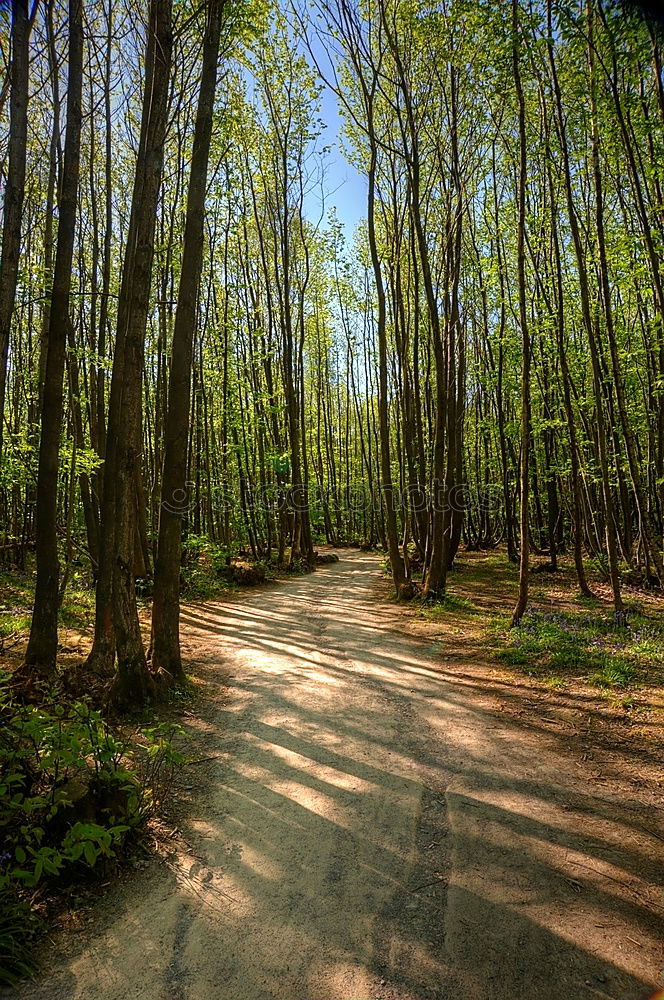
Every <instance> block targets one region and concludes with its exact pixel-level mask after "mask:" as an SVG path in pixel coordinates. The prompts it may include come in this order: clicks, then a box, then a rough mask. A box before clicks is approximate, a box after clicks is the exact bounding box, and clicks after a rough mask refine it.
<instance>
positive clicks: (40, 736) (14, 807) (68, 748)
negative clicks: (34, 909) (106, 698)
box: [0, 675, 183, 981]
mask: <svg viewBox="0 0 664 1000" xmlns="http://www.w3.org/2000/svg"><path fill="white" fill-rule="evenodd" d="M8 681H9V678H8V677H7V676H6V675H4V676H3V677H2V678H1V679H0V839H1V841H2V845H3V847H2V853H1V854H0V911H1V912H2V913H3V918H2V922H0V968H2V969H4V970H5V972H4V976H5V981H10V979H11V978H13V977H15V976H20V975H24V974H26V972H28V971H29V969H30V960H29V957H28V956H29V942H30V939H31V937H32V935H33V934H34V924H33V921H32V920H31V919H29V910H28V909H26V906H25V896H26V894H27V892H28V891H30V893H34V891H35V890H37V889H38V888H41V887H44V886H45V887H48V885H55V884H56V883H57V882H58V881H59V880H63V879H72V878H76V877H80V875H82V874H83V873H84V872H85V871H86V870H90V869H94V868H95V867H97V866H98V865H99V864H100V863H101V862H104V861H108V860H112V859H114V858H117V857H118V855H119V852H120V851H121V849H122V848H123V846H124V844H125V843H126V841H127V838H128V837H129V836H130V835H131V834H132V833H133V832H134V831H136V830H138V828H139V827H140V826H141V825H142V824H143V823H144V821H145V819H146V818H147V817H148V816H149V815H150V813H151V811H152V810H153V809H154V807H155V805H156V804H157V803H158V802H159V801H161V799H162V798H163V797H164V796H165V794H166V791H167V788H168V787H169V786H170V783H171V782H172V778H173V772H174V770H175V769H176V768H177V767H179V766H180V765H181V764H182V762H183V757H182V755H181V754H180V753H179V752H178V751H177V750H176V749H175V747H174V746H173V739H174V738H175V737H178V736H181V735H182V730H181V729H180V728H179V727H177V726H172V725H170V724H162V725H158V726H155V727H153V728H151V729H146V730H144V731H143V732H142V734H141V742H140V744H139V746H138V747H135V746H134V745H132V744H131V743H130V741H129V740H128V739H127V738H125V737H123V736H121V735H120V734H118V733H116V732H114V731H113V730H112V729H111V728H110V726H109V725H108V723H107V722H106V721H105V720H104V719H103V717H102V715H101V713H100V712H98V711H97V710H95V709H93V708H91V707H90V705H88V704H87V702H84V701H77V702H73V703H66V702H62V701H56V700H52V701H51V702H49V703H47V704H45V705H41V706H36V705H23V704H18V703H16V702H15V701H14V699H13V697H12V694H11V689H10V686H9V683H8ZM8 977H9V978H8Z"/></svg>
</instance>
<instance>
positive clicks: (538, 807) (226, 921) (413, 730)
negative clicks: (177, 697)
mask: <svg viewBox="0 0 664 1000" xmlns="http://www.w3.org/2000/svg"><path fill="white" fill-rule="evenodd" d="M340 555H341V562H339V563H338V564H335V565H332V566H327V567H324V568H322V569H321V570H319V571H318V572H317V573H316V574H314V575H313V576H307V577H300V578H297V579H293V580H290V581H287V582H282V583H279V584H277V585H275V586H274V587H272V588H270V589H262V590H257V591H255V592H253V593H251V594H249V595H245V596H242V597H240V598H237V599H236V600H233V601H231V602H227V601H224V602H211V603H208V604H205V605H198V606H195V607H188V608H186V609H184V614H183V625H184V635H185V640H186V649H187V655H188V657H189V658H190V659H192V660H195V661H197V663H198V664H199V667H200V673H201V675H202V676H203V678H204V679H205V682H206V683H207V685H208V691H209V693H210V695H211V697H210V699H207V698H206V699H205V705H203V706H202V711H203V712H204V713H205V715H204V717H203V718H202V719H198V720H197V721H196V720H195V721H194V723H193V726H194V729H195V731H196V727H197V729H198V732H197V736H196V739H197V741H198V745H199V748H202V749H201V755H202V756H209V757H211V758H214V759H212V760H209V761H208V762H207V763H202V764H199V765H194V766H191V767H189V768H187V769H186V772H187V773H186V775H185V779H186V780H187V781H189V782H191V783H192V784H194V783H195V788H194V790H193V792H192V794H193V796H194V805H193V808H192V809H191V811H190V814H189V815H188V816H187V818H185V820H184V821H183V822H182V826H181V829H182V834H183V838H184V841H183V843H184V844H185V845H186V846H185V847H183V846H182V842H181V844H180V851H179V853H178V854H177V855H176V856H175V857H174V858H171V860H170V861H169V863H168V864H163V865H158V864H154V865H151V866H150V867H149V868H148V869H147V870H146V871H137V872H136V877H135V878H133V879H132V880H131V881H130V882H127V881H125V882H124V883H121V884H119V885H117V886H115V887H114V888H113V889H111V890H110V892H109V895H108V896H106V897H105V898H104V899H103V900H102V901H101V902H100V903H99V905H98V907H96V909H95V924H94V926H93V927H91V928H90V930H89V931H88V932H86V934H85V935H84V940H83V939H81V938H79V939H78V940H76V939H73V940H72V939H71V938H67V937H66V936H65V940H64V945H63V944H62V942H59V944H60V945H62V946H63V947H64V949H65V952H64V955H62V952H60V957H59V958H58V959H57V964H53V966H52V968H51V969H50V970H49V971H48V974H47V975H45V977H44V978H43V979H42V980H41V981H40V982H39V983H37V984H30V985H29V986H26V987H25V988H23V989H22V990H19V991H18V992H17V996H20V997H22V998H27V997H30V998H31V1000H83V998H85V1000H351V998H358V1000H376V998H381V1000H443V998H445V1000H461V998H462V997H463V998H467V1000H481V998H484V997H491V998H492V1000H535V998H537V1000H542V998H544V997H546V998H547V1000H591V998H592V1000H595V998H600V1000H605V998H607V997H610V998H614V1000H637V998H640V997H641V996H643V995H648V994H649V993H650V992H651V991H652V989H653V988H654V986H655V983H656V981H657V977H658V975H659V968H660V967H661V954H659V949H660V946H661V926H660V929H659V930H660V936H659V939H658V933H657V926H656V920H655V921H654V919H653V912H656V910H657V907H658V906H659V907H660V909H659V912H660V913H661V912H662V909H661V904H662V902H663V899H662V893H661V888H658V886H660V887H661V879H662V867H661V864H659V863H658V862H657V858H658V857H659V859H660V860H661V855H662V851H661V848H662V840H661V839H659V838H658V836H657V835H655V836H654V837H653V836H649V835H648V833H647V832H646V831H645V830H644V829H643V828H642V826H641V821H643V822H644V823H645V820H646V819H647V820H648V821H649V825H650V826H651V827H652V826H654V820H653V819H652V817H643V816H641V817H640V818H639V817H638V814H637V812H636V811H635V809H634V808H633V805H630V803H629V802H627V803H625V802H623V801H621V798H620V796H619V795H617V794H616V792H615V789H614V790H612V787H611V783H610V780H609V781H608V783H605V784H603V785H602V786H601V789H600V790H599V791H598V789H597V786H596V785H590V784H589V783H588V780H587V776H586V775H585V774H584V772H583V771H582V770H580V769H578V768H576V767H575V765H574V762H573V761H572V760H571V759H569V760H568V759H567V758H566V757H565V754H564V752H561V751H560V750H559V749H556V748H555V746H552V745H551V743H550V741H548V740H547V739H546V737H545V736H544V735H543V734H542V732H539V731H537V730H536V729H533V728H530V729H522V728H519V725H518V722H515V721H514V720H510V719H508V718H505V717H501V715H500V712H499V711H498V712H497V711H496V710H495V706H494V707H493V708H492V707H491V705H490V704H489V702H488V701H487V697H486V695H485V694H484V690H483V689H484V684H485V682H486V678H487V676H488V670H487V667H486V665H484V666H483V665H481V664H477V662H476V659H477V658H476V657H475V659H474V660H473V658H472V657H469V658H468V659H467V660H464V650H463V640H460V645H459V647H458V648H457V647H456V646H454V645H453V646H451V648H450V649H449V650H441V649H440V648H434V647H432V644H431V643H430V642H427V641H426V640H424V639H421V638H420V639H418V638H416V637H414V636H413V635H410V634H408V632H407V628H406V617H405V614H404V612H402V611H401V609H400V608H398V607H396V606H395V605H394V604H391V603H390V602H388V601H386V600H384V599H383V597H382V596H381V593H377V589H378V590H380V585H379V583H378V569H379V563H378V560H377V559H376V557H375V556H371V555H363V554H360V553H356V552H350V551H343V552H341V553H340ZM446 652H447V653H448V654H449V655H448V656H447V657H445V659H443V657H442V654H443V653H446ZM220 684H228V690H226V691H225V693H224V694H223V696H221V697H219V691H220ZM215 695H216V696H217V697H216V698H215ZM506 696H508V695H506ZM55 962H56V960H55V959H54V963H55Z"/></svg>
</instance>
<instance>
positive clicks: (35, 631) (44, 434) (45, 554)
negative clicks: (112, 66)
mask: <svg viewBox="0 0 664 1000" xmlns="http://www.w3.org/2000/svg"><path fill="white" fill-rule="evenodd" d="M68 47H69V70H68V80H67V127H66V134H65V157H64V169H63V175H62V192H61V198H60V219H59V222H58V242H57V249H56V255H55V270H54V273H53V292H52V294H51V308H50V319H49V327H48V343H47V345H46V373H45V380H44V399H43V405H42V421H41V438H40V442H39V470H38V475H37V510H36V537H37V549H36V554H37V582H36V586H35V602H34V608H33V612H32V625H31V628H30V640H29V642H28V648H27V651H26V655H25V663H26V667H27V668H28V670H30V671H31V672H34V673H37V674H41V675H50V674H52V673H53V672H54V671H55V664H56V656H57V648H58V605H59V588H58V585H59V576H60V564H59V561H58V542H57V526H56V521H57V511H58V465H59V454H60V430H61V427H62V410H63V396H64V392H63V388H64V387H63V378H64V370H65V354H66V349H67V334H68V329H69V324H70V323H71V318H70V315H69V295H70V291H71V278H72V265H73V259H74V233H75V229H76V208H77V199H78V182H79V172H80V171H79V167H80V151H81V123H82V92H83V14H82V0H69V43H68Z"/></svg>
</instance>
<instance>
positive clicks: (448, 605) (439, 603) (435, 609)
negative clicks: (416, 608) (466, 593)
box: [419, 591, 474, 621]
mask: <svg viewBox="0 0 664 1000" xmlns="http://www.w3.org/2000/svg"><path fill="white" fill-rule="evenodd" d="M419 603H420V612H421V614H422V616H423V617H424V618H426V619H427V620H428V621H436V620H437V619H438V618H440V617H441V616H442V615H445V614H447V613H448V612H450V611H453V612H459V611H461V612H468V611H474V605H473V602H472V601H471V600H469V598H467V597H463V596H462V595H461V594H453V593H450V591H447V593H446V594H444V595H443V597H439V598H437V599H436V600H435V601H431V600H428V599H422V600H420V602H419Z"/></svg>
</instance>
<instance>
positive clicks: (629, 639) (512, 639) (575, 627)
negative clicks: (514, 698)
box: [489, 608, 664, 689]
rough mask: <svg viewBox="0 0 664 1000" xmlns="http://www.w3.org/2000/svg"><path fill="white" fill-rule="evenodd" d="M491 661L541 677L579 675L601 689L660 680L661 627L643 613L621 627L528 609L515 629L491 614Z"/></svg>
mask: <svg viewBox="0 0 664 1000" xmlns="http://www.w3.org/2000/svg"><path fill="white" fill-rule="evenodd" d="M489 634H490V636H491V637H492V639H493V642H494V646H495V648H496V658H497V659H498V660H500V661H501V662H502V663H504V664H506V665H507V666H510V667H519V668H522V669H525V670H526V671H527V672H528V673H530V674H533V675H536V676H541V677H544V678H548V679H551V678H556V679H558V680H560V681H561V684H560V685H557V686H563V684H564V678H565V677H579V678H582V679H584V680H586V681H588V682H589V683H591V684H593V685H595V686H597V687H601V688H606V689H614V688H627V687H630V686H632V685H635V684H637V683H643V684H646V683H649V684H656V683H661V682H662V680H663V676H662V673H663V667H664V642H663V640H664V624H660V623H658V622H656V621H654V620H652V619H648V618H646V617H644V616H643V615H642V614H635V615H633V616H628V620H627V624H621V623H618V622H616V621H615V620H614V618H613V617H612V616H610V615H608V614H600V613H596V612H595V613H592V612H586V611H582V612H564V611H544V610H541V609H538V608H529V609H528V611H527V613H526V614H525V615H524V616H523V618H522V620H521V623H520V624H519V626H518V627H516V628H509V622H508V619H506V618H505V617H504V616H496V618H495V619H494V621H493V622H492V624H491V626H490V629H489Z"/></svg>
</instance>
